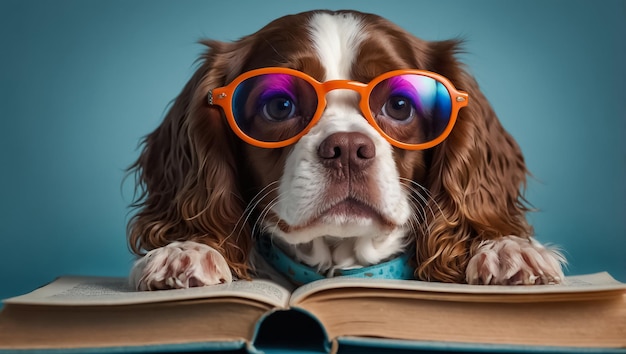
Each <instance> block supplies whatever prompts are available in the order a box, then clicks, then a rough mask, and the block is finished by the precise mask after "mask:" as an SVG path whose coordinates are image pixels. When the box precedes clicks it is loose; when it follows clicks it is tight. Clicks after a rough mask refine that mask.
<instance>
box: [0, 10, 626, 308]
mask: <svg viewBox="0 0 626 354" xmlns="http://www.w3.org/2000/svg"><path fill="white" fill-rule="evenodd" d="M625 4H626V2H625V1H611V0H604V1H579V0H567V1H565V0H564V1H555V0H548V1H497V0H494V1H440V0H437V1H396V0H386V1H219V2H218V1H119V0H115V1H111V0H107V1H94V0H92V1H85V0H81V1H32V0H27V1H1V0H0V298H4V297H8V296H13V295H17V294H20V293H23V292H26V291H30V290H32V289H34V288H35V287H37V286H39V285H40V284H42V283H44V282H47V281H50V280H52V279H53V278H54V277H56V276H58V275H62V274H88V275H114V276H121V275H126V274H127V272H128V270H129V269H130V266H131V264H132V257H131V255H130V253H129V252H128V249H127V245H126V239H125V227H126V222H127V220H128V218H129V210H128V208H127V205H128V204H129V202H130V201H131V199H132V188H133V186H132V184H131V182H132V179H131V180H128V181H126V183H123V177H124V170H125V168H126V167H127V166H128V165H129V164H131V163H132V162H133V160H134V159H135V158H136V157H137V155H138V153H139V152H138V149H137V146H138V142H139V140H140V138H141V137H142V136H143V135H145V134H147V133H149V132H150V131H151V130H152V129H154V128H155V127H156V126H157V125H158V124H159V122H160V121H161V119H162V118H163V116H164V114H165V111H166V108H167V105H168V103H169V102H170V101H171V100H172V99H173V98H174V97H175V96H176V95H177V94H178V92H179V91H180V90H181V89H182V87H183V85H184V84H185V82H186V80H187V79H188V78H189V77H190V76H191V74H192V72H193V69H194V60H195V59H196V57H197V55H198V54H199V53H201V52H202V51H203V48H202V47H201V46H200V45H198V44H197V43H196V42H197V40H199V39H200V38H204V37H210V38H214V39H219V40H235V39H237V38H239V37H241V36H243V35H246V34H249V33H252V32H254V31H256V30H257V29H259V28H260V27H262V26H263V25H264V24H266V23H267V22H269V21H270V20H272V19H274V18H276V17H279V16H282V15H285V14H289V13H295V12H300V11H303V10H308V9H314V8H330V9H341V8H353V9H358V10H361V11H366V12H375V13H378V14H380V15H382V16H384V17H387V18H389V19H390V20H392V21H394V22H396V23H398V24H399V25H400V26H402V27H404V28H406V29H407V30H409V31H411V32H412V33H414V34H416V35H418V36H420V37H422V38H425V39H429V40H441V39H448V38H451V37H462V38H465V39H466V40H467V42H466V45H465V49H466V53H464V54H463V55H462V58H463V61H464V62H465V63H467V65H468V67H469V69H470V71H471V72H472V73H473V74H474V75H475V76H476V78H477V80H478V82H479V83H480V85H481V87H482V89H483V91H484V92H485V94H486V95H487V97H488V98H489V99H490V100H491V102H492V104H493V106H494V108H495V110H496V112H497V113H498V115H499V116H500V119H501V120H502V122H503V124H504V126H505V127H506V128H507V129H508V130H509V131H510V132H511V133H512V134H513V136H514V137H515V138H516V139H517V140H518V142H519V144H520V145H521V147H522V149H523V151H524V153H525V156H526V159H527V162H528V166H529V168H530V170H531V171H532V172H533V175H534V178H533V179H532V180H531V181H530V183H529V186H528V190H527V191H528V193H527V196H528V198H529V200H530V201H531V202H532V203H533V205H534V206H535V207H536V208H538V209H539V210H540V211H538V212H536V213H532V215H530V216H529V217H530V219H531V221H532V222H533V224H534V225H535V229H536V233H537V237H538V238H539V240H541V241H542V242H547V243H552V244H556V245H560V246H561V247H562V248H563V249H564V250H565V253H566V255H567V257H568V259H569V261H570V265H569V268H568V270H567V272H568V273H569V274H578V273H588V272H596V271H603V270H608V271H610V272H611V273H612V274H613V275H614V276H616V277H617V278H618V279H620V280H622V281H626V261H625V256H624V254H625V250H626V221H625V217H626V202H625V200H626V187H625V183H624V181H626V145H625V142H624V139H625V137H626V119H625V118H626V115H625V113H624V112H625V110H624V109H625V108H626V103H625V102H626V95H625V93H626V92H625V91H626V89H625V88H626V86H625V85H624V82H625V81H626V39H625V38H626V5H625Z"/></svg>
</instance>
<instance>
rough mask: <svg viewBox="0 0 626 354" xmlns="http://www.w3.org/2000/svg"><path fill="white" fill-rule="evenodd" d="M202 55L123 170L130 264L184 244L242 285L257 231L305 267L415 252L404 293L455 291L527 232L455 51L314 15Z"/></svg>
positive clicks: (496, 133) (492, 134)
mask: <svg viewBox="0 0 626 354" xmlns="http://www.w3.org/2000/svg"><path fill="white" fill-rule="evenodd" d="M204 44H205V45H207V46H208V48H209V49H208V51H207V52H206V54H204V56H203V58H202V61H201V64H200V67H199V68H198V69H197V71H196V73H195V74H194V75H193V77H192V78H191V79H190V81H189V82H188V83H187V85H186V86H185V88H184V89H183V91H182V93H181V94H180V96H179V97H178V98H177V99H176V101H175V102H174V104H173V106H172V107H171V109H170V111H169V113H168V114H167V116H166V118H165V119H164V121H163V123H162V124H161V125H160V126H159V127H158V128H157V129H156V130H155V131H154V132H153V133H151V134H150V135H148V136H147V137H146V138H145V141H144V150H143V152H142V154H141V156H140V158H139V159H138V161H137V162H136V164H135V165H134V166H133V168H134V170H135V171H136V173H137V178H138V182H139V185H140V186H142V190H141V191H142V193H141V194H140V196H139V198H138V200H137V202H136V203H135V206H136V207H138V208H139V210H138V212H137V214H136V215H135V217H134V218H133V219H132V221H131V223H130V224H129V237H130V244H131V248H132V249H133V250H134V251H135V252H137V253H140V252H141V250H142V249H146V250H149V249H153V248H156V247H160V246H163V245H165V244H167V243H169V242H172V241H174V240H197V241H200V242H204V243H207V244H209V245H211V246H212V247H214V248H216V249H217V250H218V251H220V252H221V253H222V254H223V255H224V256H225V258H226V260H227V261H228V262H229V265H230V266H231V268H232V269H233V271H234V272H235V273H236V274H237V275H238V276H240V277H246V276H247V271H248V255H249V252H250V248H251V244H252V239H253V235H254V234H255V233H256V232H265V233H269V234H271V235H272V236H273V237H274V238H275V239H277V240H279V241H280V243H282V244H284V245H299V246H302V247H300V258H302V259H305V260H306V257H309V259H308V260H309V262H308V263H314V264H312V265H317V266H318V268H322V267H325V266H328V267H330V266H332V265H344V266H359V265H368V264H373V263H377V262H379V261H381V260H384V259H385V258H387V257H389V256H391V255H393V254H394V253H397V252H399V251H401V250H402V249H403V248H404V247H405V246H407V245H411V246H413V245H414V248H415V252H416V258H415V259H416V265H417V268H416V269H417V270H416V276H417V277H418V278H421V279H428V280H442V281H462V280H463V279H464V269H465V266H466V264H467V261H468V259H469V257H470V256H471V252H472V250H473V249H475V247H476V246H477V245H478V242H479V241H481V240H486V239H490V238H495V237H499V236H502V235H508V234H515V235H528V234H529V233H530V231H531V230H530V227H529V226H528V224H527V223H526V221H525V217H524V213H525V212H526V207H525V205H524V199H523V197H522V196H521V195H520V187H521V186H523V184H524V183H525V176H526V168H525V165H524V160H523V157H522V155H521V153H520V150H519V148H518V146H517V145H516V143H515V142H514V140H513V139H512V138H511V136H510V135H509V134H507V133H506V132H505V131H504V129H503V128H502V126H501V125H500V123H499V122H498V119H497V117H496V116H495V114H494V112H493V111H492V109H491V107H490V106H489V104H488V102H487V100H486V99H485V98H484V96H483V95H482V93H481V92H480V90H479V89H478V85H477V84H476V82H475V80H474V79H473V78H472V77H471V76H470V75H469V74H468V73H467V72H466V71H465V70H464V68H463V66H462V65H461V64H460V63H459V62H458V61H457V59H456V58H455V54H456V51H457V48H458V43H457V42H456V41H443V42H427V41H424V40H420V39H418V38H416V37H414V36H413V35H411V34H409V33H407V32H406V31H404V30H402V29H401V28H399V27H397V26H396V25H394V24H392V23H390V22H388V21H386V20H384V19H382V18H380V17H378V16H375V15H370V14H363V13H359V12H354V11H339V12H330V11H314V12H307V13H301V14H297V15H292V16H286V17H283V18H279V19H277V20H275V21H273V22H271V23H270V24H268V25H267V26H266V27H264V28H262V29H261V30H260V31H258V32H257V33H255V34H252V35H250V36H247V37H244V38H242V39H241V40H239V41H236V42H233V43H222V42H216V41H206V42H204ZM347 239H349V240H350V241H349V242H343V241H344V240H347ZM316 240H324V241H323V242H324V244H325V245H328V247H329V248H330V249H334V251H335V252H334V253H332V252H331V253H328V252H326V253H324V252H322V253H324V254H326V256H321V254H322V253H320V251H319V250H318V251H316V250H315V248H316V247H318V245H319V243H317V241H316ZM338 244H342V245H343V246H337V245H338ZM346 245H349V247H348V248H346ZM307 250H308V251H307ZM315 252H317V253H315ZM313 254H315V255H314V256H312V255H313ZM310 257H313V258H314V260H311V258H310ZM346 260H348V261H346Z"/></svg>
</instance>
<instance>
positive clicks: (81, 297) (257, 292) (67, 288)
mask: <svg viewBox="0 0 626 354" xmlns="http://www.w3.org/2000/svg"><path fill="white" fill-rule="evenodd" d="M289 296H290V293H289V291H288V290H287V289H285V288H283V287H281V286H279V285H277V284H274V283H272V282H269V281H265V280H253V281H245V280H241V281H234V282H232V283H228V284H219V285H211V286H205V287H200V288H191V289H175V290H157V291H135V290H133V289H132V288H131V287H130V286H129V284H128V279H127V278H110V277H61V278H58V279H57V280H55V281H53V282H52V283H50V284H48V285H45V286H43V287H41V288H39V289H37V290H35V291H33V292H31V293H28V294H26V295H22V296H17V297H13V298H10V299H7V300H4V303H5V304H28V305H64V306H107V305H111V306H112V305H131V304H142V303H156V302H170V301H182V300H196V299H205V298H220V297H240V298H246V299H251V300H256V301H259V302H262V303H266V304H269V305H272V306H274V307H281V308H284V307H286V306H287V303H288V301H289Z"/></svg>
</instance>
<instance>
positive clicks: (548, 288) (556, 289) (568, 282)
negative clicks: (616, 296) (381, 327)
mask: <svg viewBox="0 0 626 354" xmlns="http://www.w3.org/2000/svg"><path fill="white" fill-rule="evenodd" d="M337 288H367V289H393V290H413V291H421V292H431V293H447V294H468V295H472V294H476V295H538V294H567V293H589V292H600V291H615V290H624V291H625V292H626V284H625V283H621V282H619V281H617V280H615V279H614V278H613V277H611V275H609V273H607V272H602V273H595V274H585V275H577V276H569V277H565V281H564V283H563V284H557V285H528V286H524V285H511V286H504V285H467V284H450V283H437V282H425V281H419V280H391V279H363V278H349V277H337V278H328V279H322V280H318V281H315V282H312V283H309V284H306V285H303V286H301V287H299V288H298V289H296V290H295V291H294V292H293V295H292V296H291V300H290V304H291V305H295V304H298V303H299V302H301V301H302V300H304V299H305V298H307V297H309V296H311V295H313V294H315V293H319V292H322V291H325V290H329V289H337Z"/></svg>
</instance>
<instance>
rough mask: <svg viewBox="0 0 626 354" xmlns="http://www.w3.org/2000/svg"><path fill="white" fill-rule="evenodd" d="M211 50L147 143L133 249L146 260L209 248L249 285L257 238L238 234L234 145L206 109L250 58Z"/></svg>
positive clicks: (240, 49) (237, 50) (232, 46)
mask: <svg viewBox="0 0 626 354" xmlns="http://www.w3.org/2000/svg"><path fill="white" fill-rule="evenodd" d="M204 44H205V45H207V46H208V47H209V50H208V51H207V52H206V53H205V55H204V56H203V57H201V59H200V65H199V68H198V69H197V71H196V72H195V74H194V75H193V77H192V78H191V79H190V80H189V82H188V83H187V84H186V86H185V87H184V89H183V90H182V92H181V93H180V95H179V96H178V97H177V98H176V100H175V101H174V103H173V105H172V107H171V108H170V110H169V112H168V113H167V115H166V117H165V119H164V120H163V122H162V123H161V125H160V126H159V127H157V128H156V130H154V131H153V132H152V133H150V134H149V135H147V136H146V137H145V138H144V139H143V142H142V144H143V150H142V152H141V154H140V156H139V158H138V159H137V161H136V162H135V163H134V164H133V165H132V166H131V167H130V168H129V172H130V173H134V175H135V181H136V191H137V193H136V199H135V201H134V203H133V204H132V207H134V208H136V209H137V212H136V214H135V215H134V217H133V218H132V219H131V220H130V222H129V224H128V239H129V245H130V248H131V250H132V251H133V252H134V253H135V254H137V255H142V254H143V253H144V252H145V251H147V250H151V249H154V248H158V247H162V246H164V245H166V244H168V243H170V242H172V241H181V240H192V241H197V242H201V243H205V244H207V245H209V246H211V247H213V248H215V249H216V250H218V251H219V252H220V253H221V254H222V255H223V256H224V258H225V259H226V261H227V262H228V264H229V266H230V267H231V269H232V271H233V272H234V274H236V275H237V276H238V277H240V278H247V277H248V264H247V260H248V253H249V251H250V246H251V240H250V233H249V230H248V229H247V227H246V226H245V225H240V227H241V228H238V229H237V230H235V226H236V225H237V222H238V220H240V218H241V216H242V213H243V211H244V208H245V205H244V201H243V199H242V198H241V193H240V191H239V186H238V184H239V179H238V173H237V172H238V171H237V169H238V167H237V165H236V163H235V156H234V149H235V148H236V146H235V140H234V139H233V135H232V134H231V132H230V130H229V129H228V125H227V123H226V121H225V120H224V119H223V117H222V113H221V111H220V110H218V109H217V108H215V107H211V106H209V105H208V103H207V94H208V91H209V89H211V88H214V87H218V86H222V85H223V84H224V83H225V81H226V80H227V78H226V76H227V75H233V74H234V73H237V72H239V70H240V67H241V65H242V61H243V60H244V59H243V58H245V57H246V55H247V51H246V50H245V49H244V48H245V46H238V45H237V44H236V43H221V42H215V41H207V42H204ZM235 231H236V232H235Z"/></svg>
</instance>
